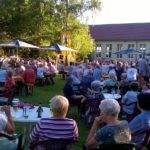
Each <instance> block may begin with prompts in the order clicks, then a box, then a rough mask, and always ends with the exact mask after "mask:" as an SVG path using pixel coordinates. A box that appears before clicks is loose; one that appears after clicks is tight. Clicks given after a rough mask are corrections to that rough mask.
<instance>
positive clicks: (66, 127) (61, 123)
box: [30, 95, 78, 144]
mask: <svg viewBox="0 0 150 150" xmlns="http://www.w3.org/2000/svg"><path fill="white" fill-rule="evenodd" d="M50 102H51V108H50V110H51V114H52V116H51V117H48V118H42V119H41V120H40V121H39V122H38V123H37V124H36V126H35V127H34V129H33V130H32V132H31V134H30V143H31V144H33V143H35V142H38V141H45V140H49V139H71V140H74V141H76V140H77V139H78V127H77V124H76V122H75V120H73V119H69V118H66V115H67V111H68V107H69V102H68V100H67V98H65V97H64V96H60V95H57V96H55V97H53V98H52V99H51V100H50Z"/></svg>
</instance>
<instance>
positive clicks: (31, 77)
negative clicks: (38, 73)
mask: <svg viewBox="0 0 150 150" xmlns="http://www.w3.org/2000/svg"><path fill="white" fill-rule="evenodd" d="M23 79H24V84H25V89H26V93H27V94H30V91H29V89H28V84H32V85H34V84H35V71H34V70H33V69H32V67H31V66H30V65H26V70H25V71H24V74H23Z"/></svg>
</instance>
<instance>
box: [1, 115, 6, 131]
mask: <svg viewBox="0 0 150 150" xmlns="http://www.w3.org/2000/svg"><path fill="white" fill-rule="evenodd" d="M6 124H7V117H6V116H5V115H3V114H0V131H4V130H5V128H6Z"/></svg>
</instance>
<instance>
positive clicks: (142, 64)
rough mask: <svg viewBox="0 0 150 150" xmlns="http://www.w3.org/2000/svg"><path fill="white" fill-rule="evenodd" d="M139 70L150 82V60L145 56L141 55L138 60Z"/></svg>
mask: <svg viewBox="0 0 150 150" xmlns="http://www.w3.org/2000/svg"><path fill="white" fill-rule="evenodd" d="M138 70H139V75H140V76H141V77H143V78H144V80H145V81H146V82H148V83H149V67H148V61H147V60H146V59H145V57H140V59H139V60H138Z"/></svg>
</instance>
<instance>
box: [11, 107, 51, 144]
mask: <svg viewBox="0 0 150 150" xmlns="http://www.w3.org/2000/svg"><path fill="white" fill-rule="evenodd" d="M42 108H43V112H42V115H41V118H47V117H51V113H50V108H48V107H42ZM37 109H38V106H35V107H34V108H32V109H30V108H28V109H27V114H28V117H27V118H25V117H24V115H23V109H22V108H18V110H17V112H15V111H14V110H13V108H12V107H11V115H12V117H13V120H14V122H19V123H23V124H22V125H23V135H24V139H25V140H27V141H28V140H29V134H30V132H31V127H32V124H33V123H36V122H38V121H39V120H40V119H41V118H38V117H37V116H38V114H37ZM24 143H25V141H24V142H23V144H24Z"/></svg>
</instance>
